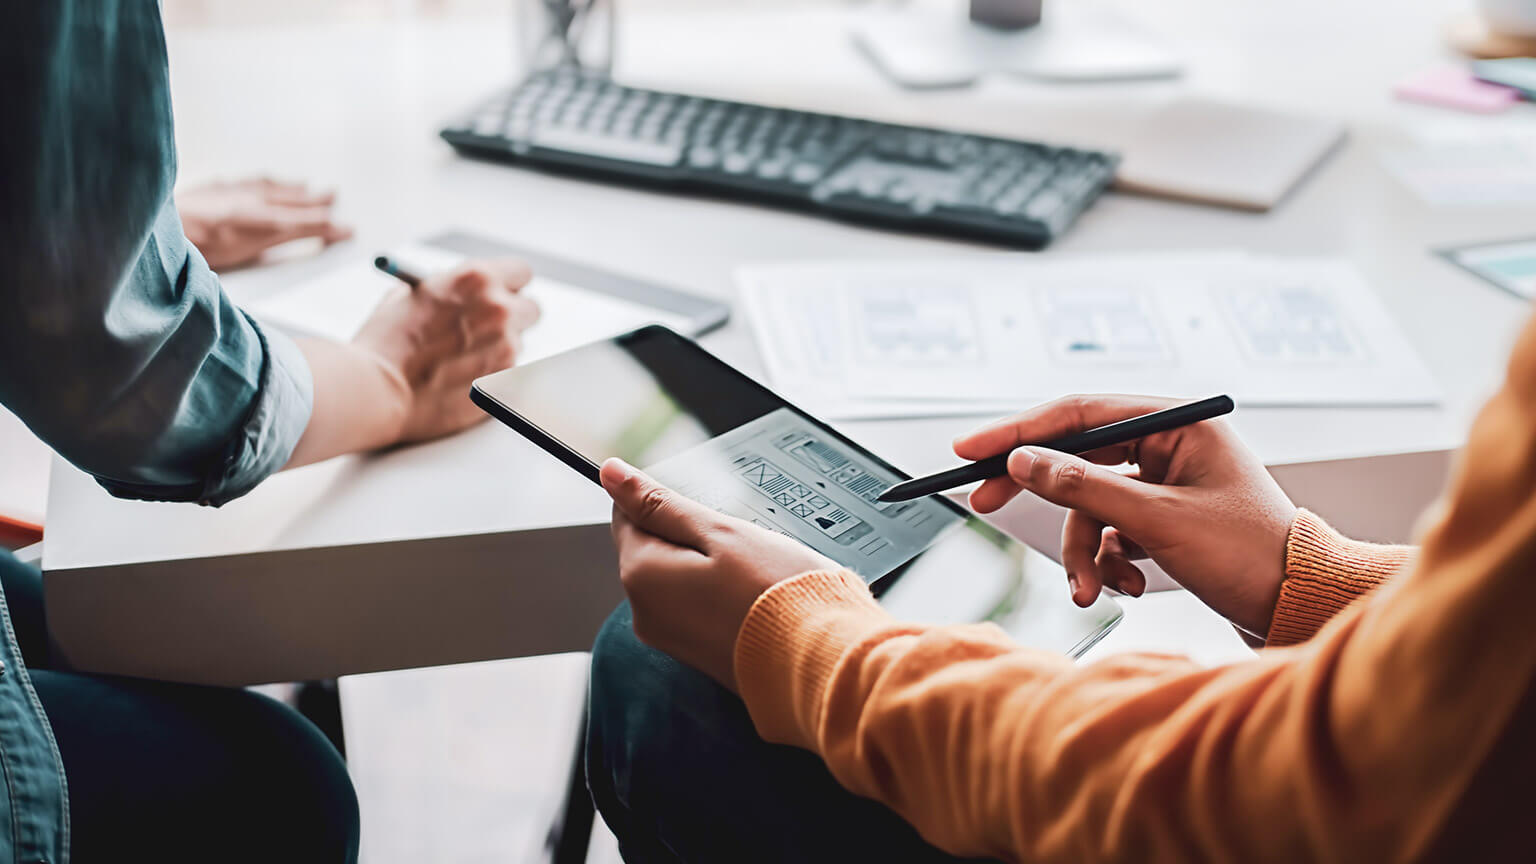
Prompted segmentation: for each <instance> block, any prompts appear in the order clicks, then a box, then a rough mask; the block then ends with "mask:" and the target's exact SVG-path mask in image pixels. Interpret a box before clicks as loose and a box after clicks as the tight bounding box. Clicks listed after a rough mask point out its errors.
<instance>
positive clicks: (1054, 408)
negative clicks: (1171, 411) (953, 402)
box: [954, 394, 1179, 461]
mask: <svg viewBox="0 0 1536 864" xmlns="http://www.w3.org/2000/svg"><path fill="white" fill-rule="evenodd" d="M1177 404H1179V403H1178V401H1177V400H1174V399H1164V398H1161V397H1157V396H1122V395H1109V394H1106V395H1098V396H1067V397H1065V398H1062V399H1056V400H1054V401H1051V402H1046V403H1045V404H1043V405H1036V406H1035V407H1033V408H1030V409H1028V410H1027V411H1024V412H1022V413H1019V414H1015V415H1013V416H1011V417H1003V418H1001V419H998V420H993V421H992V422H991V423H988V424H986V425H984V426H982V427H981V428H980V429H977V430H976V431H974V432H970V433H968V434H965V435H962V436H960V437H959V438H956V439H955V444H954V446H955V455H956V456H959V457H960V458H961V459H970V460H973V461H974V460H977V459H985V458H987V457H988V456H996V455H997V454H999V453H1006V452H1008V451H1009V450H1012V449H1014V448H1015V447H1021V446H1023V445H1026V444H1043V443H1045V442H1047V441H1051V440H1053V439H1056V438H1060V437H1062V436H1063V435H1071V434H1073V433H1076V432H1082V431H1085V430H1088V429H1093V428H1096V427H1099V426H1105V425H1108V424H1110V423H1118V422H1119V421H1121V420H1129V419H1131V418H1132V417H1140V416H1142V415H1143V414H1151V413H1152V412H1154V411H1161V410H1163V409H1164V408H1171V407H1173V406H1174V405H1177Z"/></svg>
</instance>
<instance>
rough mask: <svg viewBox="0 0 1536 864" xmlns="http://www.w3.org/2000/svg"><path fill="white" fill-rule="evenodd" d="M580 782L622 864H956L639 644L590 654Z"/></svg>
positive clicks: (631, 641)
mask: <svg viewBox="0 0 1536 864" xmlns="http://www.w3.org/2000/svg"><path fill="white" fill-rule="evenodd" d="M591 699H592V701H591V714H590V719H589V721H588V725H587V785H588V786H589V787H590V788H591V790H592V799H593V802H594V803H595V804H596V805H597V809H598V812H600V813H602V814H603V819H604V820H605V821H606V822H607V823H608V827H609V828H611V829H612V830H613V833H614V834H615V835H617V837H618V839H619V848H620V849H621V851H622V852H623V854H624V860H625V861H627V862H629V864H663V862H688V864H703V862H716V861H718V862H741V864H749V862H797V864H814V862H829V864H830V862H837V864H849V862H857V861H901V862H953V861H955V860H956V859H955V858H953V857H951V856H949V855H947V854H945V853H943V852H941V851H939V850H938V849H935V848H934V847H932V846H930V845H929V844H927V843H926V842H924V841H923V839H922V838H921V837H919V836H918V834H917V831H916V830H914V829H913V828H912V826H911V825H908V824H907V823H906V822H905V821H903V820H902V819H901V817H899V816H897V815H896V814H895V813H893V812H891V810H889V809H888V808H886V807H885V806H884V805H881V804H878V803H876V802H874V801H871V800H868V799H865V798H859V797H857V796H855V795H853V794H851V793H849V792H848V791H847V790H846V789H844V788H843V787H841V786H839V785H838V783H837V781H836V780H835V779H833V777H832V775H831V773H830V772H828V771H827V768H826V765H825V764H823V763H822V761H821V759H820V757H818V756H816V755H814V754H812V753H809V752H806V751H804V750H800V749H798V748H795V747H784V746H780V745H776V744H769V743H767V742H765V741H763V740H762V739H761V738H759V737H758V736H757V732H756V731H755V730H754V729H753V728H752V721H751V719H750V718H749V717H748V716H747V709H746V706H745V705H743V704H742V702H741V700H740V699H738V698H737V697H736V696H735V694H733V693H731V692H730V691H728V690H726V689H725V688H723V687H721V686H720V685H718V684H716V683H715V682H714V681H712V680H710V679H709V678H708V677H706V676H704V675H703V674H702V673H699V672H697V671H695V670H693V669H691V668H689V667H687V666H684V665H682V664H681V663H678V662H677V661H676V660H673V659H672V658H671V657H668V656H667V655H665V654H663V653H661V652H659V651H656V650H654V649H651V648H648V647H646V646H645V645H643V644H641V643H640V641H639V640H638V639H636V638H635V631H634V626H633V623H632V619H631V617H630V611H629V606H628V605H627V604H626V605H624V606H620V607H619V609H618V611H616V612H614V613H613V615H612V616H611V617H610V618H609V619H608V622H607V623H606V624H605V625H604V626H603V629H602V632H601V633H599V634H598V637H597V644H596V646H594V647H593V649H592V693H591Z"/></svg>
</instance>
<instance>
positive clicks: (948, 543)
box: [472, 326, 1120, 655]
mask: <svg viewBox="0 0 1536 864" xmlns="http://www.w3.org/2000/svg"><path fill="white" fill-rule="evenodd" d="M472 398H473V399H474V401H475V403H476V404H478V405H479V406H480V407H481V408H483V409H484V410H485V411H487V412H488V413H490V414H491V415H492V416H493V417H495V418H497V419H498V420H500V421H502V422H503V423H505V424H507V425H508V426H510V427H512V428H513V429H515V430H517V431H518V432H519V433H521V434H522V435H524V436H525V437H527V438H528V439H529V440H531V441H532V442H533V443H535V444H537V445H538V446H539V447H541V448H543V449H544V450H545V451H547V452H548V453H550V454H551V455H552V456H554V457H555V458H557V459H559V460H561V461H562V462H564V463H566V464H567V465H569V466H571V468H573V469H575V470H576V471H577V472H579V473H580V474H581V475H582V476H584V477H586V478H587V479H589V480H591V481H593V482H597V479H598V469H599V466H600V465H601V463H602V462H603V461H604V460H605V459H608V458H610V457H614V456H617V457H620V458H622V459H624V460H625V461H627V462H629V463H630V464H632V465H637V466H640V467H641V468H644V469H645V470H646V471H648V472H649V473H650V474H651V475H652V476H654V477H656V479H657V480H659V481H661V482H663V483H666V484H667V485H668V486H670V487H672V488H673V489H675V490H677V491H678V492H679V493H681V494H684V495H687V496H688V497H690V498H693V499H695V500H697V501H700V502H702V503H704V504H706V505H708V506H710V507H712V508H714V509H716V510H719V511H721V512H724V513H729V514H731V515H733V516H738V517H740V518H742V519H746V520H748V521H750V522H753V523H756V524H757V525H760V526H762V527H763V528H766V529H768V530H771V531H777V532H779V533H781V534H785V535H787V536H789V537H792V538H794V539H796V540H798V541H800V542H802V543H804V544H806V545H807V546H810V547H811V548H813V549H815V550H816V551H818V552H820V553H822V554H823V555H825V556H827V557H828V558H830V559H832V560H833V561H836V562H837V563H839V564H841V565H843V566H845V567H847V568H849V569H850V570H852V571H854V572H855V573H857V574H859V576H860V577H862V578H863V579H864V580H865V581H866V582H868V583H869V584H870V585H871V586H872V587H873V589H874V590H875V592H876V594H877V595H880V597H881V602H882V603H884V604H885V605H886V606H887V608H889V609H891V611H892V612H893V614H900V615H901V616H902V617H911V618H917V619H919V620H924V621H933V622H938V623H959V622H962V621H977V620H993V621H997V622H998V623H1000V624H1002V625H1003V626H1005V628H1006V629H1008V630H1009V631H1010V632H1011V633H1013V634H1014V635H1015V637H1016V638H1019V639H1020V640H1021V641H1023V642H1025V643H1027V644H1032V645H1037V646H1040V647H1046V648H1050V649H1052V650H1056V651H1060V652H1063V653H1067V654H1072V655H1076V654H1079V653H1081V652H1082V651H1085V650H1087V648H1088V647H1089V646H1090V645H1092V644H1093V643H1094V642H1095V641H1097V640H1098V639H1099V638H1100V637H1102V636H1103V635H1104V634H1105V633H1107V632H1108V631H1109V629H1110V628H1112V627H1113V626H1114V625H1115V624H1116V623H1117V622H1118V621H1119V619H1120V608H1119V606H1118V605H1117V604H1116V603H1115V602H1114V601H1113V600H1111V599H1109V598H1107V597H1105V598H1100V600H1099V601H1098V602H1096V603H1095V604H1094V605H1093V606H1090V607H1089V608H1087V609H1079V608H1078V607H1077V606H1076V605H1074V604H1073V603H1072V601H1071V599H1070V597H1069V594H1068V589H1067V585H1066V580H1065V579H1063V578H1062V576H1061V571H1060V568H1058V567H1055V566H1054V565H1049V564H1048V562H1045V561H1044V559H1042V558H1039V556H1036V560H1037V561H1040V562H1043V563H1045V564H1047V565H1048V566H1040V565H1038V564H1037V565H1036V566H1033V567H1031V566H1028V565H1027V564H1026V561H1027V560H1028V557H1029V555H1030V554H1032V553H1030V550H1028V549H1027V548H1026V547H1025V546H1024V545H1023V544H1021V543H1019V542H1018V541H1016V540H1014V539H1013V538H1011V537H1009V536H1008V535H1006V534H1003V533H1002V532H1001V531H998V530H997V529H996V528H994V527H992V526H991V525H989V524H987V523H986V522H983V521H982V520H981V519H979V518H977V517H976V516H975V515H973V514H971V513H970V512H969V511H967V510H965V509H964V508H962V507H960V506H959V505H957V504H955V503H954V502H952V501H950V500H949V499H947V498H944V497H942V496H937V495H935V496H930V497H928V498H924V499H919V500H916V501H906V502H896V503H881V502H879V501H878V500H876V499H877V497H878V496H879V494H880V493H881V492H882V491H884V490H885V489H886V487H888V486H890V485H891V484H893V483H896V482H898V481H901V480H905V479H908V477H907V475H906V474H904V473H902V472H901V471H899V470H897V469H896V468H894V467H892V466H891V465H890V464H888V463H887V462H885V461H884V460H883V459H881V458H880V457H878V456H876V455H875V454H873V453H871V452H869V451H868V450H866V449H865V448H863V447H861V446H859V445H858V444H856V443H855V442H853V441H852V440H850V439H848V438H847V437H845V436H843V435H841V434H839V433H838V432H837V431H836V430H834V429H832V428H831V427H830V426H828V425H826V424H825V423H822V422H821V421H819V420H817V419H816V418H814V417H812V416H810V415H809V414H806V413H805V412H804V411H801V410H799V409H798V408H796V407H795V406H793V405H791V404H789V403H788V402H787V401H785V400H784V399H783V398H781V397H779V396H778V395H777V394H775V393H773V392H772V391H770V390H769V389H767V388H766V387H764V386H762V385H761V384H758V383H757V382H755V381H753V380H752V379H751V378H749V377H747V376H746V375H744V374H742V373H741V372H738V371H737V370H736V369H734V368H732V367H731V366H730V365H728V364H726V363H725V362H724V361H722V360H720V359H718V358H716V357H715V356H714V355H712V354H710V353H709V352H707V351H705V350H704V349H703V348H701V347H699V346H698V345H697V344H696V343H694V342H693V341H692V340H690V339H687V338H685V337H683V336H680V335H678V334H677V333H675V332H673V331H672V330H669V329H667V328H665V327H662V326H648V327H643V328H641V329H639V330H634V331H631V332H628V333H625V334H622V335H620V336H617V337H614V338H611V339H605V340H603V341H600V342H594V343H592V344H589V345H585V346H583V347H580V348H576V349H573V350H570V351H567V352H564V353H562V354H557V355H555V356H553V357H550V358H548V359H545V360H541V361H538V362H535V363H530V364H528V365H527V366H521V367H515V368H512V369H508V370H506V371H504V372H498V373H496V374H494V375H488V376H486V377H484V378H481V379H479V380H478V381H476V382H475V384H474V388H473V391H472Z"/></svg>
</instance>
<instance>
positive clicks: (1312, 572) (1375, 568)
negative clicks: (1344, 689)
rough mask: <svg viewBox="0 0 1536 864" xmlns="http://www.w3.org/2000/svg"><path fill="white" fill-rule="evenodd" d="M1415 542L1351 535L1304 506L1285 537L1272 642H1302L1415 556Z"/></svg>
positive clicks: (1284, 643)
mask: <svg viewBox="0 0 1536 864" xmlns="http://www.w3.org/2000/svg"><path fill="white" fill-rule="evenodd" d="M1413 551H1414V550H1413V547H1411V546H1383V545H1378V544H1375V543H1362V542H1360V541H1358V540H1351V539H1349V538H1348V537H1345V536H1344V535H1342V534H1340V533H1339V532H1337V531H1335V530H1333V528H1331V527H1329V525H1328V523H1326V522H1324V521H1323V520H1322V519H1320V518H1319V517H1318V516H1317V514H1315V513H1312V512H1310V511H1308V510H1302V511H1300V512H1299V513H1298V514H1297V516H1296V521H1295V522H1292V523H1291V532H1290V535H1289V536H1288V537H1287V538H1286V541H1285V581H1284V582H1281V583H1280V599H1279V601H1278V602H1277V603H1276V604H1275V615H1274V618H1273V619H1271V621H1270V624H1269V638H1268V639H1267V640H1266V643H1267V644H1269V645H1292V644H1295V643H1297V642H1304V641H1306V640H1308V639H1310V638H1312V635H1313V634H1315V633H1316V632H1317V631H1318V630H1321V629H1322V628H1323V625H1325V624H1327V623H1328V621H1329V619H1331V618H1332V617H1333V616H1334V615H1336V614H1338V612H1339V611H1340V610H1342V609H1344V607H1346V606H1348V605H1349V604H1351V603H1353V602H1355V601H1356V600H1358V599H1360V598H1361V597H1363V596H1365V595H1366V594H1368V593H1370V592H1371V591H1372V590H1373V589H1375V588H1376V587H1377V586H1379V585H1381V583H1383V582H1385V581H1387V580H1388V579H1390V578H1391V577H1392V576H1393V574H1395V573H1397V572H1399V571H1401V570H1402V569H1403V568H1404V567H1406V566H1407V565H1408V563H1409V561H1411V560H1412V557H1413Z"/></svg>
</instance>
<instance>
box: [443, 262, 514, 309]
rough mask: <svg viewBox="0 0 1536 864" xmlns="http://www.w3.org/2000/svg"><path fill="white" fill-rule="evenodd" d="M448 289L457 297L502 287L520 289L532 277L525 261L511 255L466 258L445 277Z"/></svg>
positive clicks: (484, 292)
mask: <svg viewBox="0 0 1536 864" xmlns="http://www.w3.org/2000/svg"><path fill="white" fill-rule="evenodd" d="M445 278H446V280H447V290H448V291H449V292H450V293H451V294H452V295H453V296H455V297H458V298H460V299H470V298H472V297H475V296H478V295H482V294H486V293H488V292H493V291H495V290H496V289H498V288H499V289H501V290H504V291H508V292H516V291H520V290H521V289H522V288H523V287H524V286H525V285H527V284H528V282H529V281H530V280H531V279H532V278H533V274H532V271H531V270H529V269H528V265H527V264H524V263H523V262H521V261H517V260H514V259H510V258H501V259H493V260H473V261H466V262H464V263H463V264H460V265H459V266H458V267H455V268H454V269H453V270H452V271H450V272H449V274H448V275H447V276H446V277H445Z"/></svg>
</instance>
